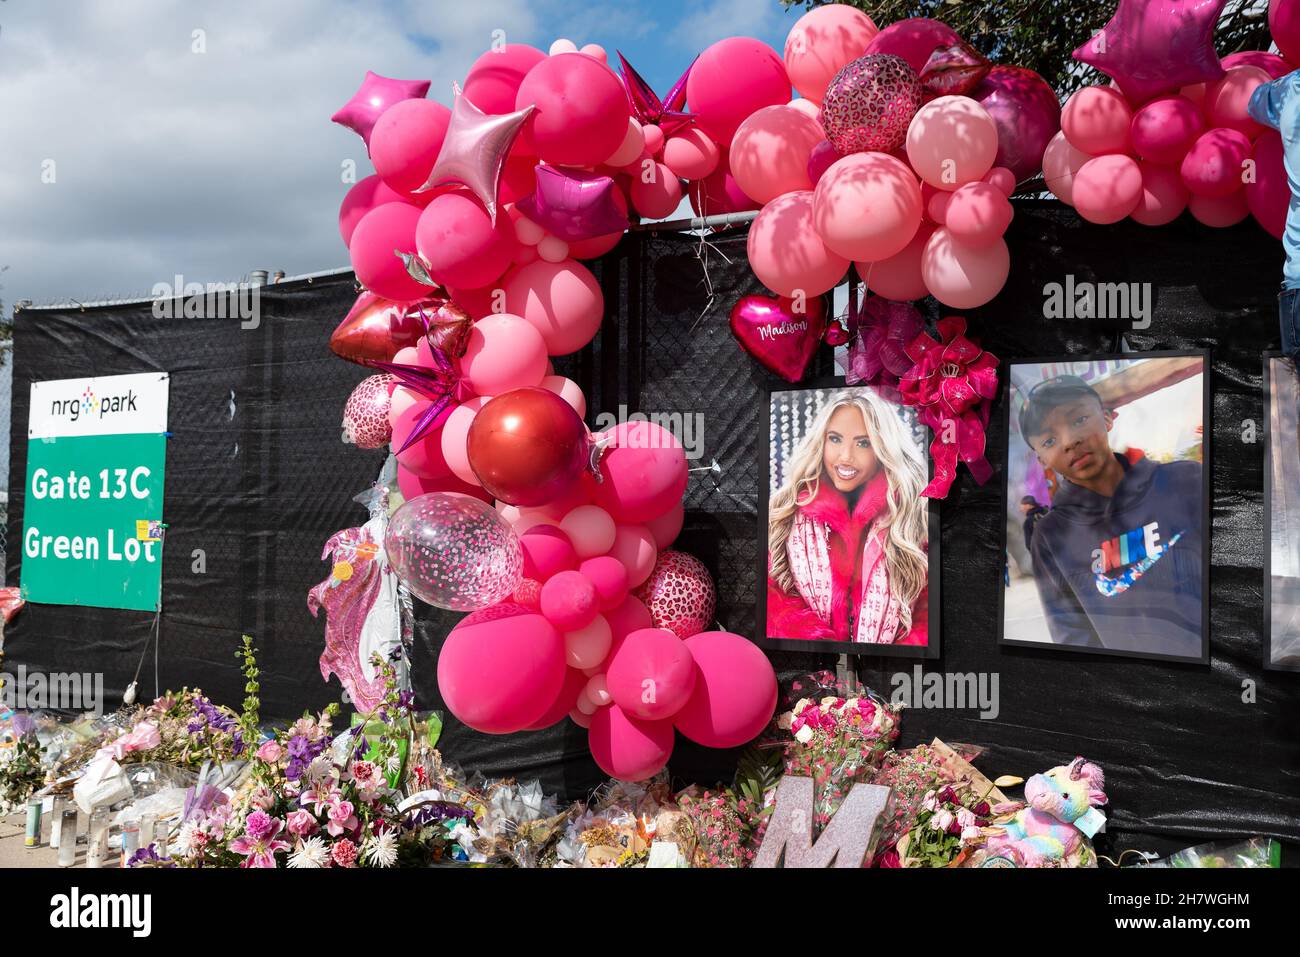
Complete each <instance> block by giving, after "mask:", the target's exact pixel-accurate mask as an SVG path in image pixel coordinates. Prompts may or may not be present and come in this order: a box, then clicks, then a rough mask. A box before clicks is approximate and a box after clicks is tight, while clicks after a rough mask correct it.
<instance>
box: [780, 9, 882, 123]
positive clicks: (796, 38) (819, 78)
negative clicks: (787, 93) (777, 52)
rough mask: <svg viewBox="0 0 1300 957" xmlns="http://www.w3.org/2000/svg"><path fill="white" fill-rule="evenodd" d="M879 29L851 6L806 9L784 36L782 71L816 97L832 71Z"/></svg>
mask: <svg viewBox="0 0 1300 957" xmlns="http://www.w3.org/2000/svg"><path fill="white" fill-rule="evenodd" d="M879 32H880V28H879V27H877V26H876V24H875V22H874V21H873V20H872V19H871V18H870V17H869V16H867V15H866V14H865V13H863V12H862V11H861V10H858V9H856V8H855V7H850V6H848V5H847V4H843V3H830V4H827V5H826V6H824V7H815V8H813V9H812V10H809V11H808V12H807V13H805V14H804V15H803V16H802V17H800V18H799V20H798V22H796V23H795V25H794V26H793V27H791V28H790V33H789V34H788V35H787V36H786V38H785V71H786V73H787V74H789V77H790V82H791V83H793V84H794V88H795V89H796V90H798V91H799V92H800V94H802V95H803V96H805V97H807V98H808V99H810V100H820V99H821V98H822V94H823V93H825V92H826V86H827V84H829V83H830V82H831V79H832V78H833V77H834V76H835V74H836V73H838V72H840V70H841V69H843V68H844V66H845V65H846V64H847V63H848V62H849V61H851V60H856V59H857V58H858V57H860V56H862V55H863V54H864V53H866V52H867V47H868V46H870V45H871V41H872V40H874V39H875V38H876V34H877V33H879Z"/></svg>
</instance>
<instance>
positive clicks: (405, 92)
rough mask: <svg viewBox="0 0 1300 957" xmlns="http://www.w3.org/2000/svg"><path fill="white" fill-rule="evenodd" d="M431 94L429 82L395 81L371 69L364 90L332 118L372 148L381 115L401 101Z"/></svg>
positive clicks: (364, 81) (355, 94)
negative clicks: (372, 136)
mask: <svg viewBox="0 0 1300 957" xmlns="http://www.w3.org/2000/svg"><path fill="white" fill-rule="evenodd" d="M428 92H429V81H428V80H394V79H390V78H389V77H386V76H380V75H379V74H378V73H373V72H371V71H370V70H367V71H366V78H365V79H364V80H362V81H361V88H360V89H358V90H357V92H356V93H354V94H352V99H350V100H348V101H347V103H345V104H343V106H342V108H340V109H339V111H338V112H337V113H335V114H334V115H333V116H331V117H330V119H331V120H333V121H334V122H335V123H338V124H339V125H340V126H346V127H347V128H348V129H350V130H352V131H353V132H355V133H357V134H358V135H359V136H360V137H361V138H362V139H363V140H365V142H366V145H367V146H369V145H370V134H371V132H372V131H373V130H374V126H375V122H376V121H377V120H378V119H379V117H380V114H382V113H383V112H384V111H385V110H387V109H388V108H389V107H390V106H392V105H393V104H395V103H397V102H399V101H402V100H407V99H413V98H414V99H422V98H423V97H424V96H425V95H426V94H428Z"/></svg>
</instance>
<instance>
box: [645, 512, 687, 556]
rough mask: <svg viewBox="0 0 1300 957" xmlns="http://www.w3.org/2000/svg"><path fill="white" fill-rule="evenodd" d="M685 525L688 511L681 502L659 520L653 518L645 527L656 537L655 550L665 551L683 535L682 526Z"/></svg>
mask: <svg viewBox="0 0 1300 957" xmlns="http://www.w3.org/2000/svg"><path fill="white" fill-rule="evenodd" d="M685 523H686V509H685V507H684V506H683V505H682V503H681V502H678V503H677V504H676V505H674V506H673V507H672V508H670V509H669V510H668V511H666V512H664V513H663V514H662V515H660V516H659V517H658V518H652V519H650V521H648V522H646V523H645V527H646V528H648V529H649V530H650V534H651V535H652V536H653V537H654V540H655V548H657V549H659V550H660V551H663V550H664V549H665V548H667V547H668V546H669V545H671V544H672V543H673V542H675V541H676V540H677V536H678V535H680V534H681V533H682V525H684V524H685Z"/></svg>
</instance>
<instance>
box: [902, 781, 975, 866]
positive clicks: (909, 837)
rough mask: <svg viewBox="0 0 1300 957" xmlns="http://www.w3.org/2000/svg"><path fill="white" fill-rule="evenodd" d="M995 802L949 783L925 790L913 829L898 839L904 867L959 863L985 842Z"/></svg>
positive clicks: (966, 788)
mask: <svg viewBox="0 0 1300 957" xmlns="http://www.w3.org/2000/svg"><path fill="white" fill-rule="evenodd" d="M991 821H992V806H991V805H990V804H989V802H988V800H987V799H985V798H984V797H983V796H981V795H979V794H977V793H976V792H975V791H974V790H973V789H972V788H970V787H966V786H963V785H960V784H959V785H956V786H954V785H951V784H946V785H944V786H943V787H941V788H939V789H938V790H930V791H926V792H925V796H924V797H923V798H922V800H921V808H920V812H919V813H918V814H917V816H916V819H915V821H914V822H913V823H912V827H911V829H910V830H909V831H908V832H907V833H906V834H905V835H904V836H903V839H902V840H900V841H899V842H898V847H897V850H896V853H897V855H898V864H899V866H901V867H956V866H958V865H960V863H961V862H962V861H963V860H964V859H965V858H966V856H967V855H968V854H969V853H970V851H971V849H972V848H974V847H976V846H978V845H980V844H982V843H983V842H984V831H983V830H982V829H983V828H985V827H988V826H989V824H990V823H991Z"/></svg>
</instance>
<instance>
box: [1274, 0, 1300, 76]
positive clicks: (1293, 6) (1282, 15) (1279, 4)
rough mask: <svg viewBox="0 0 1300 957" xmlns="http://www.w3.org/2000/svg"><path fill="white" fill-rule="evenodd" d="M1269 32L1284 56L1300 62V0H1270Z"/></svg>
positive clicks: (1293, 61)
mask: <svg viewBox="0 0 1300 957" xmlns="http://www.w3.org/2000/svg"><path fill="white" fill-rule="evenodd" d="M1268 32H1269V33H1271V34H1272V35H1273V42H1274V43H1276V44H1277V48H1278V49H1279V50H1281V51H1282V55H1283V56H1284V57H1286V58H1287V59H1288V60H1290V61H1291V62H1292V63H1297V62H1300V0H1269V4H1268ZM1287 72H1288V73H1289V72H1290V69H1288V70H1287Z"/></svg>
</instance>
